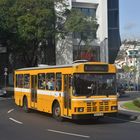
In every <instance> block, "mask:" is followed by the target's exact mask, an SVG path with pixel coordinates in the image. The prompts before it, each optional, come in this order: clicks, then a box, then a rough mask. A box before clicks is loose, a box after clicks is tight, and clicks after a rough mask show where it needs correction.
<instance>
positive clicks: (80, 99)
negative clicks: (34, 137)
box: [72, 98, 117, 101]
mask: <svg viewBox="0 0 140 140" xmlns="http://www.w3.org/2000/svg"><path fill="white" fill-rule="evenodd" d="M100 100H102V101H109V100H117V98H98V99H96V98H94V99H88V98H87V99H86V98H75V99H72V101H100Z"/></svg>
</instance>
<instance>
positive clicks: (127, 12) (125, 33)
mask: <svg viewBox="0 0 140 140" xmlns="http://www.w3.org/2000/svg"><path fill="white" fill-rule="evenodd" d="M119 3H120V5H119V6H120V11H119V12H120V34H121V38H122V39H140V0H119Z"/></svg>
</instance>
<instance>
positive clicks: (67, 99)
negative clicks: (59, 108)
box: [64, 74, 71, 117]
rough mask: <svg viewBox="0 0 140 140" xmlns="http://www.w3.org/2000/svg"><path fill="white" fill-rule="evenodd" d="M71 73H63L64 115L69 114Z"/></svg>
mask: <svg viewBox="0 0 140 140" xmlns="http://www.w3.org/2000/svg"><path fill="white" fill-rule="evenodd" d="M70 87H71V75H68V74H66V75H64V116H68V117H69V116H71V113H70V111H71V89H70Z"/></svg>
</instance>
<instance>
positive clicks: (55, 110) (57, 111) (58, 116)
mask: <svg viewBox="0 0 140 140" xmlns="http://www.w3.org/2000/svg"><path fill="white" fill-rule="evenodd" d="M52 111H53V112H52V114H53V117H54V118H55V119H56V120H57V121H63V118H62V117H61V108H60V105H59V103H58V102H55V103H54V105H53V110H52Z"/></svg>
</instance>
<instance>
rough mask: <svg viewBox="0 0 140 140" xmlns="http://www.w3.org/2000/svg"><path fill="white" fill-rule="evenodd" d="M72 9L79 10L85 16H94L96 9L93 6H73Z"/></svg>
mask: <svg viewBox="0 0 140 140" xmlns="http://www.w3.org/2000/svg"><path fill="white" fill-rule="evenodd" d="M73 9H77V10H79V11H81V12H82V13H83V14H84V15H85V16H92V17H95V16H96V9H95V8H83V7H73Z"/></svg>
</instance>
